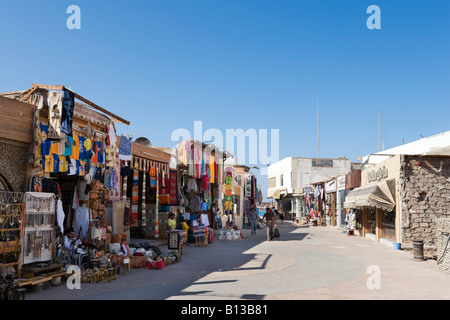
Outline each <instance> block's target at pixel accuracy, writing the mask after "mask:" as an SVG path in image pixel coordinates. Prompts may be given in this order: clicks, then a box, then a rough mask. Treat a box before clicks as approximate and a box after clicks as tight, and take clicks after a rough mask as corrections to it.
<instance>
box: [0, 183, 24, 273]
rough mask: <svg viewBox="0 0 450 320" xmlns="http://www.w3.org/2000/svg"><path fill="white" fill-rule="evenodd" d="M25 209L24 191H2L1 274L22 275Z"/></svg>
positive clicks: (0, 229)
mask: <svg viewBox="0 0 450 320" xmlns="http://www.w3.org/2000/svg"><path fill="white" fill-rule="evenodd" d="M24 209H25V204H24V193H22V192H10V191H0V275H1V274H14V277H15V278H19V277H20V276H21V266H22V260H21V251H22V232H21V230H22V221H23V214H24ZM11 268H13V269H14V271H13V269H11Z"/></svg>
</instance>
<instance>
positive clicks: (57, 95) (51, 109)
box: [47, 91, 63, 139]
mask: <svg viewBox="0 0 450 320" xmlns="http://www.w3.org/2000/svg"><path fill="white" fill-rule="evenodd" d="M47 99H48V100H47V104H48V123H49V126H48V138H49V139H59V138H60V136H61V116H62V107H63V98H62V92H56V91H55V92H49V93H48V98H47Z"/></svg>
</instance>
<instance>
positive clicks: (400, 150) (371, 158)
mask: <svg viewBox="0 0 450 320" xmlns="http://www.w3.org/2000/svg"><path fill="white" fill-rule="evenodd" d="M399 154H400V155H401V154H403V155H407V154H408V155H424V156H425V155H441V156H443V155H446V156H449V155H450V131H446V132H442V133H439V134H436V135H434V136H431V137H426V138H422V139H419V140H416V141H413V142H410V143H407V144H403V145H401V146H398V147H394V148H391V149H387V150H383V151H380V152H377V153H373V154H370V155H367V156H365V157H363V163H364V164H365V165H366V166H372V165H376V164H378V163H380V162H383V161H384V160H386V159H389V158H390V157H391V156H394V155H399Z"/></svg>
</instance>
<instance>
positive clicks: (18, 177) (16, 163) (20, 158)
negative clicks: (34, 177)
mask: <svg viewBox="0 0 450 320" xmlns="http://www.w3.org/2000/svg"><path fill="white" fill-rule="evenodd" d="M28 155H29V150H28V147H24V146H19V145H16V144H9V143H6V142H0V175H2V177H3V178H4V179H5V180H6V181H7V183H8V184H9V185H10V186H11V188H12V189H13V191H18V192H25V191H27V190H28V188H27V186H26V179H27V163H28Z"/></svg>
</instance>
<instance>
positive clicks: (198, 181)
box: [177, 140, 227, 242]
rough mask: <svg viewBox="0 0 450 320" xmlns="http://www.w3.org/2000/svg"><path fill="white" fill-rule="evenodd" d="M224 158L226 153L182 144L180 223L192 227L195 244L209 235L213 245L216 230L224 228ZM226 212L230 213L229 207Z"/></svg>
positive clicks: (191, 143)
mask: <svg viewBox="0 0 450 320" xmlns="http://www.w3.org/2000/svg"><path fill="white" fill-rule="evenodd" d="M223 157H224V154H223V153H221V152H219V151H217V150H211V151H209V149H208V146H207V145H205V144H203V143H201V142H199V141H195V140H186V141H184V142H180V143H179V148H178V173H179V180H178V181H179V184H178V185H179V195H178V196H179V207H178V216H177V220H178V222H186V224H187V225H188V226H189V227H190V228H189V232H188V236H187V241H188V242H195V241H196V239H197V238H199V237H200V236H203V235H205V234H208V239H209V242H211V241H212V238H213V232H214V230H216V231H218V230H219V229H221V227H222V215H221V208H222V203H221V186H222V184H223V183H224V164H223V162H224V158H223ZM223 209H224V210H225V211H226V210H227V207H225V208H223ZM197 242H198V241H197Z"/></svg>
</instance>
